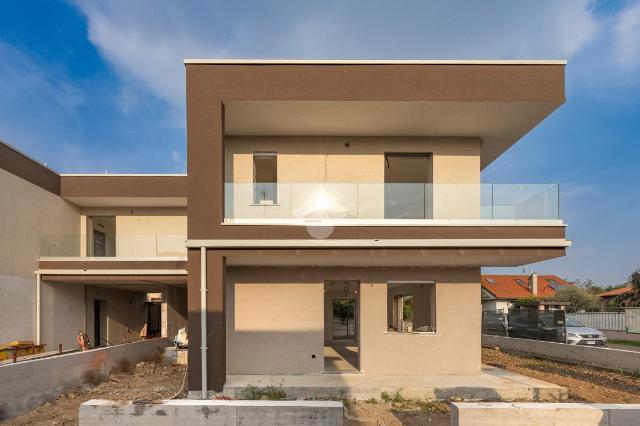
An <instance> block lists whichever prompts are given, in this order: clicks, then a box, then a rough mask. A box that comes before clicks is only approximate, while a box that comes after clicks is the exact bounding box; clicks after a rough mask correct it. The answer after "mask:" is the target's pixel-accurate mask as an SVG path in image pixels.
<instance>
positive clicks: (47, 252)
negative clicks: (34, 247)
mask: <svg viewBox="0 0 640 426" xmlns="http://www.w3.org/2000/svg"><path fill="white" fill-rule="evenodd" d="M186 239H187V238H186V235H167V234H148V235H142V234H138V235H132V234H130V235H118V234H115V235H114V234H103V233H100V234H99V235H98V236H96V235H94V237H93V239H91V238H87V235H86V234H76V235H44V236H42V237H41V238H40V256H41V257H123V258H127V257H129V258H132V257H138V258H140V257H184V256H186V254H187V249H186V248H185V241H186ZM90 245H93V247H90V248H89V250H87V246H90Z"/></svg>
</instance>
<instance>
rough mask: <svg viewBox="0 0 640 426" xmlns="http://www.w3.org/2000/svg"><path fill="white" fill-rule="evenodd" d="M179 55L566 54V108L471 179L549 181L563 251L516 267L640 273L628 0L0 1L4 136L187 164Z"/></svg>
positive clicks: (62, 149) (92, 160)
mask: <svg viewBox="0 0 640 426" xmlns="http://www.w3.org/2000/svg"><path fill="white" fill-rule="evenodd" d="M186 57H237V58H241V57H242V58H316V59H327V58H328V59H339V58H360V59H369V58H370V59H380V58H392V59H402V58H409V59H413V58H417V59H460V58H464V59H478V58H481V59H540V58H543V59H567V60H568V61H569V64H568V66H567V70H566V71H567V73H566V80H567V102H566V103H565V105H564V106H562V107H561V108H560V109H559V110H558V111H556V112H555V113H554V114H553V115H552V116H550V117H549V118H548V119H547V120H546V121H545V122H543V123H542V124H541V125H540V126H538V127H537V128H535V129H534V130H533V131H532V132H530V133H529V134H528V135H526V136H525V137H524V138H523V139H522V140H521V141H520V142H519V143H518V144H517V145H516V146H514V147H513V148H512V149H511V150H509V151H508V152H507V153H505V154H504V155H502V156H501V157H500V158H499V159H498V160H496V161H495V162H494V163H493V164H492V165H490V166H489V167H488V168H487V169H486V170H485V171H483V175H482V179H483V181H484V182H498V183H559V184H560V185H561V197H562V198H561V204H562V205H561V210H562V212H561V214H562V217H563V219H564V220H565V221H566V222H567V224H568V225H569V228H568V235H569V238H570V239H571V240H572V241H573V247H572V248H571V249H570V250H569V251H568V255H567V256H566V257H565V258H562V259H557V260H553V261H548V262H543V263H540V264H536V265H530V266H528V267H527V270H529V268H533V269H534V270H537V271H538V272H542V273H556V274H558V275H561V276H563V277H566V278H569V279H577V278H580V279H583V280H584V279H587V278H591V279H593V280H595V281H596V282H598V283H601V284H604V285H607V284H615V283H619V282H622V281H624V280H625V279H626V277H627V276H628V275H629V274H630V273H631V272H632V270H634V269H636V268H640V243H639V241H640V196H639V195H640V190H639V188H638V184H639V183H640V167H638V160H639V158H640V77H639V76H640V1H638V0H635V1H624V0H617V1H613V0H611V1H590V0H573V1H561V2H560V1H552V0H549V1H545V0H532V1H519V2H513V1H511V0H500V1H485V2H478V1H455V0H453V1H452V0H449V1H444V0H443V1H430V2H425V1H403V2H397V1H374V0H366V1H365V0H362V1H325V2H311V1H308V2H306V1H294V0H291V1H270V2H257V1H234V2H217V1H189V2H187V1H184V2H180V1H176V0H167V1H136V2H131V1H104V2H100V1H91V0H83V1H77V2H73V1H70V2H64V1H55V0H53V1H44V0H42V1H31V2H29V1H17V0H5V1H3V2H2V3H0V138H2V139H3V140H5V141H6V142H8V143H9V144H11V145H13V146H16V147H17V148H19V149H20V150H22V151H24V152H26V153H27V154H29V155H31V156H33V157H34V158H36V159H38V160H40V161H42V162H45V163H47V164H48V165H49V166H50V167H52V168H53V169H55V170H57V171H59V172H66V173H80V172H100V173H102V172H105V171H108V172H109V173H123V172H130V173H153V172H157V173H181V172H184V171H185V157H186V142H185V141H186V137H185V110H184V102H185V101H184V67H183V64H182V59H183V58H186ZM492 271H493V272H505V273H506V272H510V271H520V268H518V269H517V270H513V269H498V270H495V269H494V270H492Z"/></svg>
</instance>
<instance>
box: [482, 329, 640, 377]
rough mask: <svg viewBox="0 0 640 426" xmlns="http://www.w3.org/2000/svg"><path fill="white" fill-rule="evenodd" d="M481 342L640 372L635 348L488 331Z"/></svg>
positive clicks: (564, 359) (598, 365) (595, 365)
mask: <svg viewBox="0 0 640 426" xmlns="http://www.w3.org/2000/svg"><path fill="white" fill-rule="evenodd" d="M482 344H483V345H486V346H497V347H500V349H502V350H504V351H511V352H518V353H523V354H526V355H534V356H540V357H542V358H550V359H555V360H559V361H565V362H570V363H580V364H586V365H591V366H594V367H602V368H609V369H612V370H622V371H627V372H629V373H638V372H640V352H635V351H625V350H621V349H607V348H590V347H588V346H578V345H567V344H564V343H553V342H543V341H539V340H528V339H516V338H513V337H502V336H490V335H487V334H483V335H482Z"/></svg>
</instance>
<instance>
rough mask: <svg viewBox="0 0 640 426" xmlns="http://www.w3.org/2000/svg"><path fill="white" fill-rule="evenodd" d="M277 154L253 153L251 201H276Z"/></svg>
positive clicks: (274, 202)
mask: <svg viewBox="0 0 640 426" xmlns="http://www.w3.org/2000/svg"><path fill="white" fill-rule="evenodd" d="M277 182H278V155H277V153H275V152H254V153H253V203H254V204H277V203H278V184H277Z"/></svg>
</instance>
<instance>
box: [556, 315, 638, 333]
mask: <svg viewBox="0 0 640 426" xmlns="http://www.w3.org/2000/svg"><path fill="white" fill-rule="evenodd" d="M567 318H573V319H575V320H576V321H579V322H581V323H582V324H584V325H586V326H587V327H591V328H595V329H598V330H610V331H625V313H624V312H576V313H571V314H569V313H568V314H567ZM638 326H640V322H638ZM638 332H640V330H639V331H638Z"/></svg>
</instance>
